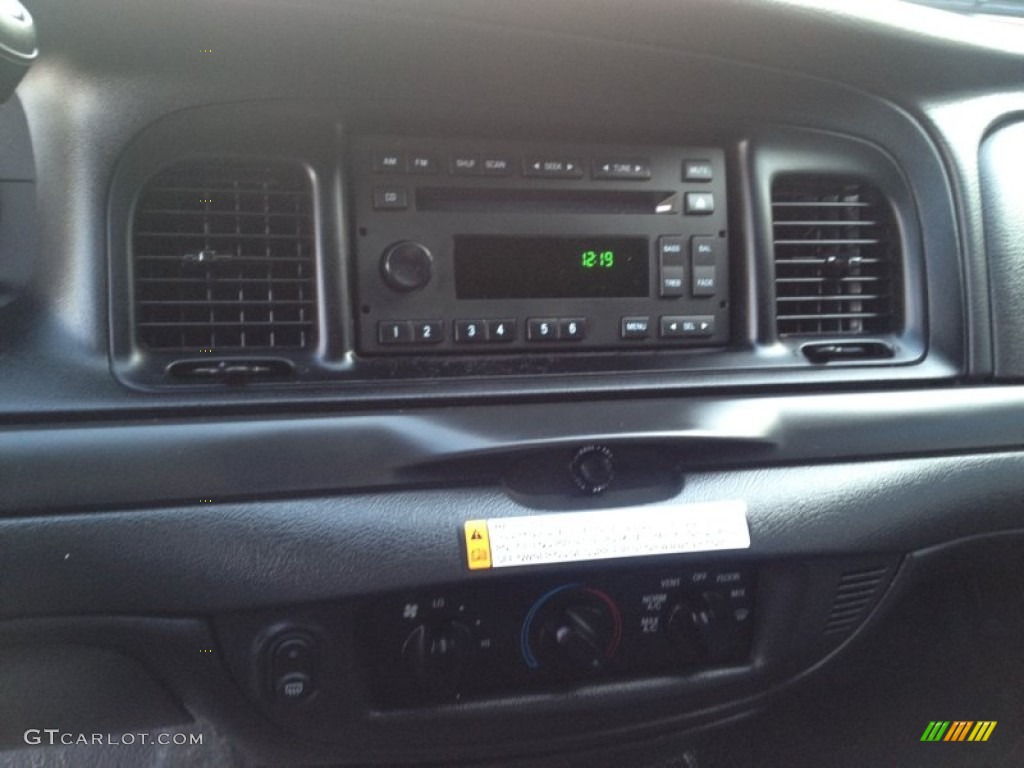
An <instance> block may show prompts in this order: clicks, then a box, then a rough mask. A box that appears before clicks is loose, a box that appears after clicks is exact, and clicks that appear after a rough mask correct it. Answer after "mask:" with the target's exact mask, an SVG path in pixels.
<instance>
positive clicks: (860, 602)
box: [825, 568, 889, 635]
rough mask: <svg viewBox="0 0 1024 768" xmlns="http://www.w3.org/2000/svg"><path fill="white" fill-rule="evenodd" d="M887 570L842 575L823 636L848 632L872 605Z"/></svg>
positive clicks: (878, 569)
mask: <svg viewBox="0 0 1024 768" xmlns="http://www.w3.org/2000/svg"><path fill="white" fill-rule="evenodd" d="M888 572H889V569H888V568H875V569H872V570H866V571H854V572H850V573H844V574H843V575H842V576H841V577H840V579H839V584H838V585H837V586H836V594H835V597H834V598H833V600H832V610H831V611H829V614H828V618H827V619H826V620H825V634H826V635H831V634H835V633H839V632H849V631H850V630H851V629H853V628H854V627H856V626H857V624H858V623H860V621H861V619H862V618H863V616H864V614H865V612H866V611H867V609H868V608H869V607H870V606H871V605H873V604H874V602H875V600H876V598H877V595H878V590H879V587H880V586H881V585H882V583H883V580H884V579H885V577H886V575H887V574H888Z"/></svg>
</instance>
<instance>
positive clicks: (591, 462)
mask: <svg viewBox="0 0 1024 768" xmlns="http://www.w3.org/2000/svg"><path fill="white" fill-rule="evenodd" d="M569 474H571V475H572V480H573V482H574V483H576V487H577V488H579V489H580V490H581V491H583V492H584V493H589V494H594V495H596V494H598V493H601V492H602V491H604V490H606V489H607V488H608V486H610V485H611V484H612V480H614V479H615V454H613V453H612V451H611V448H606V447H605V446H603V445H588V446H586V447H584V448H580V449H579V450H578V451H577V452H576V455H575V456H573V459H572V461H571V462H570V463H569Z"/></svg>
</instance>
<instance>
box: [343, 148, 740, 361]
mask: <svg viewBox="0 0 1024 768" xmlns="http://www.w3.org/2000/svg"><path fill="white" fill-rule="evenodd" d="M350 166H351V169H352V176H353V179H354V198H355V202H354V208H355V216H356V238H355V254H356V271H357V275H356V278H357V286H358V341H359V345H358V346H359V350H360V352H362V353H365V354H429V353H443V354H453V353H469V354H478V355H479V354H491V353H501V352H508V351H516V352H520V353H522V352H538V353H545V354H550V353H562V352H571V351H578V350H600V349H609V350H628V349H648V350H649V349H657V348H659V347H663V346H664V347H672V348H676V347H679V346H724V345H725V344H727V343H728V341H729V338H730V335H729V333H730V329H729V309H728V298H729V247H728V236H727V232H726V228H727V219H728V217H727V205H726V199H727V198H726V182H725V154H724V152H723V151H722V150H721V149H716V148H712V147H665V146H649V145H648V146H611V145H597V144H537V143H514V142H493V141H475V140H469V139H466V140H458V141H452V140H438V139H414V138H399V137H383V136H376V137H370V136H367V137H358V138H355V139H354V140H353V142H352V158H351V164H350Z"/></svg>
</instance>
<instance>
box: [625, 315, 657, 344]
mask: <svg viewBox="0 0 1024 768" xmlns="http://www.w3.org/2000/svg"><path fill="white" fill-rule="evenodd" d="M650 333H651V318H649V317H624V318H622V338H624V339H646V338H647V337H648V336H649V335H650Z"/></svg>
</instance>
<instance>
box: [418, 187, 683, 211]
mask: <svg viewBox="0 0 1024 768" xmlns="http://www.w3.org/2000/svg"><path fill="white" fill-rule="evenodd" d="M416 210H418V211H437V212H468V213H544V214H552V213H566V214H580V213H596V214H603V215H609V214H651V215H658V214H675V213H679V194H678V193H674V192H670V191H663V192H657V191H654V192H651V191H634V190H603V189H602V190H594V189H480V188H477V187H420V188H419V189H417V190H416Z"/></svg>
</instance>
